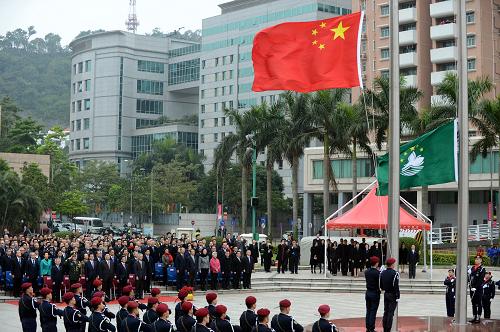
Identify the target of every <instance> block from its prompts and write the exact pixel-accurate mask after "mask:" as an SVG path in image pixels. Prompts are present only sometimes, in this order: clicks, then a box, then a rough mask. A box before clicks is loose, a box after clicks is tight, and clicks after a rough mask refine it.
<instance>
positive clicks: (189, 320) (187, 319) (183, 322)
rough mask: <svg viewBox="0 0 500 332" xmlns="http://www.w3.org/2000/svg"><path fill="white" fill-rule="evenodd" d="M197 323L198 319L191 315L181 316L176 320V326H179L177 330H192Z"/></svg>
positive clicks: (187, 331) (188, 331)
mask: <svg viewBox="0 0 500 332" xmlns="http://www.w3.org/2000/svg"><path fill="white" fill-rule="evenodd" d="M195 325H196V320H195V319H194V318H193V317H191V316H189V315H184V316H181V318H179V319H178V320H177V321H176V322H175V327H177V331H179V332H191V329H192V328H193V326H195Z"/></svg>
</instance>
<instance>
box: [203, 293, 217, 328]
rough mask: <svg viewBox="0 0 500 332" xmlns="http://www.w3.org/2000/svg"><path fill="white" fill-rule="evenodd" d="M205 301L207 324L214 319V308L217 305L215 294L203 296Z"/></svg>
mask: <svg viewBox="0 0 500 332" xmlns="http://www.w3.org/2000/svg"><path fill="white" fill-rule="evenodd" d="M205 299H206V300H207V303H208V305H207V306H206V307H205V308H207V310H208V314H209V315H210V322H209V324H210V323H211V322H212V321H213V320H214V319H215V317H216V314H215V306H216V305H217V294H216V293H213V292H210V293H207V294H206V295H205Z"/></svg>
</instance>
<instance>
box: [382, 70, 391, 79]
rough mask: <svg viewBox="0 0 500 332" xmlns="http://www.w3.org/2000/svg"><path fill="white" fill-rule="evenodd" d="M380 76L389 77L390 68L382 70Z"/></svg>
mask: <svg viewBox="0 0 500 332" xmlns="http://www.w3.org/2000/svg"><path fill="white" fill-rule="evenodd" d="M380 77H383V78H389V70H387V69H385V70H381V71H380Z"/></svg>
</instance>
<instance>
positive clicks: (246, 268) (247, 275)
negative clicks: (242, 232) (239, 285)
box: [242, 249, 255, 289]
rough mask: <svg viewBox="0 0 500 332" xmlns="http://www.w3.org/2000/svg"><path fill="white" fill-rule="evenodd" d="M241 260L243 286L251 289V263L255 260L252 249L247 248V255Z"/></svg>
mask: <svg viewBox="0 0 500 332" xmlns="http://www.w3.org/2000/svg"><path fill="white" fill-rule="evenodd" d="M242 261H243V288H244V289H251V288H252V287H251V280H252V271H253V264H254V263H255V262H254V259H253V257H252V251H251V250H250V249H248V250H247V255H246V256H245V258H244V259H243V260H242Z"/></svg>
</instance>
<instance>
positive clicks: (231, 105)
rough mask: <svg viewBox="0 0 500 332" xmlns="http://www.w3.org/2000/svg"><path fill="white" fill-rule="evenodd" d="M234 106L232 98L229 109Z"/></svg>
mask: <svg viewBox="0 0 500 332" xmlns="http://www.w3.org/2000/svg"><path fill="white" fill-rule="evenodd" d="M231 93H232V92H231ZM233 107H234V102H233V101H232V100H230V101H229V109H233Z"/></svg>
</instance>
